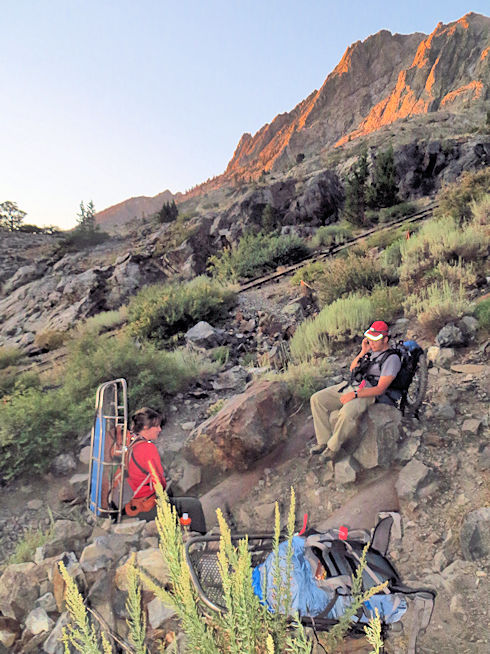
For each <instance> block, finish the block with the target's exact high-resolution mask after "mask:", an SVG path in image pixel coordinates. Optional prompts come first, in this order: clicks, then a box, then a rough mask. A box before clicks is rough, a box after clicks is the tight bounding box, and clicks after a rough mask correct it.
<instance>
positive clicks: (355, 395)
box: [354, 389, 358, 397]
mask: <svg viewBox="0 0 490 654" xmlns="http://www.w3.org/2000/svg"><path fill="white" fill-rule="evenodd" d="M354 397H358V395H357V390H356V389H354Z"/></svg>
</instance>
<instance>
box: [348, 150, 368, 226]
mask: <svg viewBox="0 0 490 654" xmlns="http://www.w3.org/2000/svg"><path fill="white" fill-rule="evenodd" d="M368 174H369V172H368V161H367V149H366V148H365V147H364V148H363V150H362V152H361V154H360V155H359V158H358V159H357V161H356V163H355V164H354V166H353V167H352V169H351V171H350V174H349V175H348V176H347V179H346V180H345V205H344V214H345V217H346V218H347V220H348V221H349V222H351V223H353V224H354V225H363V224H364V222H365V211H366V183H367V179H368Z"/></svg>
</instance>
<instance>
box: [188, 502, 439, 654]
mask: <svg viewBox="0 0 490 654" xmlns="http://www.w3.org/2000/svg"><path fill="white" fill-rule="evenodd" d="M378 518H379V521H378V523H377V525H376V527H375V528H374V530H372V532H371V531H368V530H365V529H354V530H349V538H348V539H346V540H341V539H339V530H338V529H329V530H328V531H325V532H321V533H318V532H315V531H314V530H311V531H310V532H309V535H308V536H307V537H306V542H305V555H306V558H307V559H308V560H310V558H311V560H310V562H311V563H313V564H314V563H315V562H317V561H321V562H322V563H323V564H324V567H325V569H326V570H327V574H328V576H327V580H326V582H322V581H320V582H317V583H318V584H319V585H320V587H321V584H322V583H325V584H326V585H328V588H329V590H334V591H335V595H334V599H333V602H330V603H329V606H327V609H325V611H324V612H323V613H324V614H325V615H320V616H317V617H314V618H313V617H307V616H303V617H301V618H300V621H301V623H302V624H303V625H304V626H305V627H311V628H312V629H313V631H314V632H315V635H316V632H321V631H328V630H329V629H331V628H332V627H333V626H334V625H336V624H337V623H338V620H336V619H333V618H329V617H327V614H328V611H329V610H330V609H331V608H332V606H333V604H334V602H335V600H336V599H337V593H339V594H341V593H342V594H346V592H348V588H349V586H348V579H350V578H351V576H352V574H353V572H354V571H355V570H356V569H357V567H358V564H359V558H360V555H361V554H362V550H363V548H364V546H365V545H366V544H368V543H369V549H368V554H367V557H366V559H367V564H366V567H365V569H364V573H363V588H364V589H366V588H370V587H372V586H374V585H379V584H380V583H382V582H384V581H385V580H387V581H388V586H387V588H386V589H385V591H384V592H385V593H387V594H393V593H400V594H402V595H404V596H405V597H407V598H408V599H410V600H412V602H413V606H412V609H413V611H414V620H413V621H412V624H411V629H410V632H409V634H408V649H407V654H415V652H416V649H415V648H416V642H417V637H418V635H419V634H420V633H421V632H423V631H425V629H426V628H427V626H428V624H429V622H430V618H431V616H432V611H433V607H434V600H435V597H436V592H435V590H433V589H432V588H409V587H408V586H405V585H404V584H403V582H402V580H401V577H400V575H399V573H398V572H397V570H396V568H395V566H394V565H393V564H392V563H391V561H390V560H389V559H388V558H387V556H386V553H387V551H388V547H389V543H390V537H391V533H392V530H393V531H395V530H397V531H398V534H397V535H398V536H399V537H401V520H400V515H399V514H398V513H395V512H385V513H380V514H378ZM245 536H247V539H248V549H249V552H250V556H251V561H252V566H254V567H255V566H257V565H260V564H261V563H263V562H264V561H265V560H266V558H267V557H268V556H269V554H270V553H271V551H272V544H273V539H274V537H273V535H272V534H254V535H251V534H234V535H232V537H231V540H232V543H233V545H235V546H236V545H237V543H238V541H239V540H240V539H242V538H244V537H245ZM219 540H220V536H218V535H211V536H201V537H197V538H192V539H190V540H189V541H188V542H187V543H186V544H185V556H186V561H187V564H188V567H189V570H190V575H191V580H192V583H193V585H194V587H195V589H196V592H197V594H198V597H199V599H200V601H201V608H202V610H203V612H204V613H205V614H208V615H212V614H213V613H220V614H222V613H224V612H225V611H226V609H225V606H224V600H223V588H222V585H221V576H220V572H219V563H218V557H217V555H218V549H219V548H218V544H219ZM313 569H314V567H313ZM382 626H383V632H385V631H386V628H387V626H386V625H384V624H383V625H382ZM349 635H350V636H353V637H356V636H363V635H364V624H361V623H359V622H353V623H351V626H350V628H349Z"/></svg>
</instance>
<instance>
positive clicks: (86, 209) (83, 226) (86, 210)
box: [77, 200, 98, 234]
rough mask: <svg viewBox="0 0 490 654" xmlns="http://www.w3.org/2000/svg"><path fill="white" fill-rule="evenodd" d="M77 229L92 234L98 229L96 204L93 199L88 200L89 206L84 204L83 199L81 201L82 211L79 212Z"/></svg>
mask: <svg viewBox="0 0 490 654" xmlns="http://www.w3.org/2000/svg"><path fill="white" fill-rule="evenodd" d="M77 223H78V225H77V230H78V231H79V232H85V233H87V234H92V233H93V232H96V231H97V229H98V225H97V223H96V222H95V206H94V203H93V201H92V200H90V202H88V204H87V206H85V205H84V203H83V200H82V201H81V202H80V213H77Z"/></svg>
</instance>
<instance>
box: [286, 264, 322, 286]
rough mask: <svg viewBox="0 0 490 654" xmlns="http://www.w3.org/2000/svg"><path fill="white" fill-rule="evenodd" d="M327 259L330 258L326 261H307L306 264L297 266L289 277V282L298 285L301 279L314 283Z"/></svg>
mask: <svg viewBox="0 0 490 654" xmlns="http://www.w3.org/2000/svg"><path fill="white" fill-rule="evenodd" d="M329 261H330V259H328V260H326V261H313V262H312V263H308V264H306V266H303V267H302V268H299V269H298V270H297V271H296V272H295V273H294V275H293V276H292V277H291V284H293V285H294V286H299V284H300V283H301V282H302V281H303V282H307V283H308V284H314V283H315V281H316V280H317V279H318V277H320V275H321V274H322V273H323V271H324V270H325V267H326V266H327V265H328V262H329Z"/></svg>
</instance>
